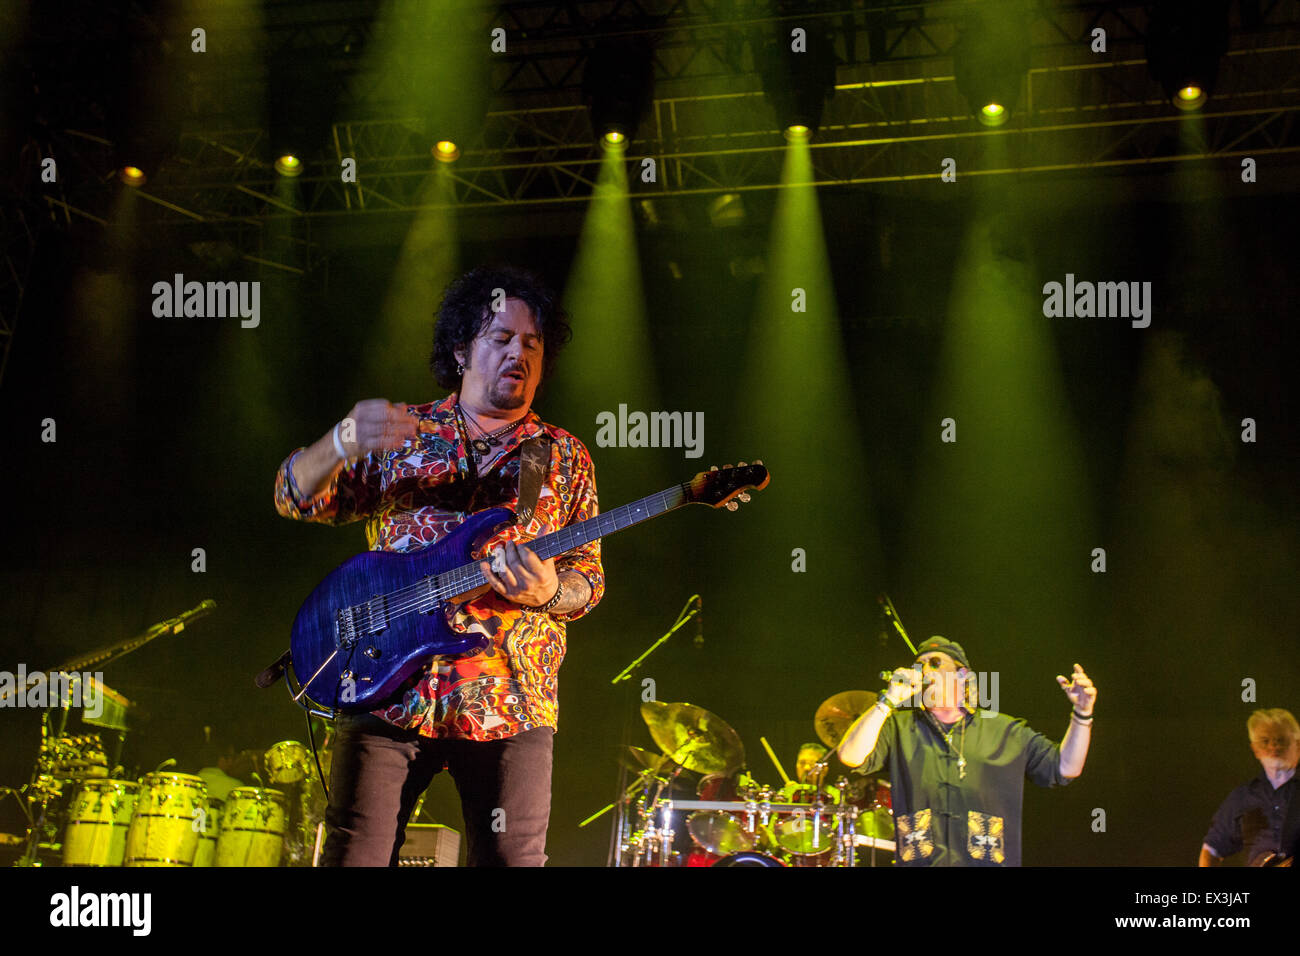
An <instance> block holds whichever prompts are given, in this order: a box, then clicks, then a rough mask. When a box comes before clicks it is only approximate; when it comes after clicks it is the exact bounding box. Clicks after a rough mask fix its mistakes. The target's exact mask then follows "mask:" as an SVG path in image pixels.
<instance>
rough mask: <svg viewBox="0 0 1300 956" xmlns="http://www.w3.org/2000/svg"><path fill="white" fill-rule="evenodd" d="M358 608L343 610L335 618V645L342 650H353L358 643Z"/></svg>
mask: <svg viewBox="0 0 1300 956" xmlns="http://www.w3.org/2000/svg"><path fill="white" fill-rule="evenodd" d="M355 611H356V608H354V607H345V608H341V609H340V610H339V612H338V614H337V615H336V616H335V618H334V644H335V645H336V646H337V647H338V648H339V649H340V650H345V651H346V650H351V649H352V648H353V647H354V646H355V645H356V643H357V626H356V620H355V617H356V614H355Z"/></svg>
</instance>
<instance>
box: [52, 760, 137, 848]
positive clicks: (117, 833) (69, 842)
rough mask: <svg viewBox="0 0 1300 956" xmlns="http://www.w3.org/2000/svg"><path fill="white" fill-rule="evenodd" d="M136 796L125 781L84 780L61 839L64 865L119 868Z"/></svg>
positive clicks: (135, 789)
mask: <svg viewBox="0 0 1300 956" xmlns="http://www.w3.org/2000/svg"><path fill="white" fill-rule="evenodd" d="M139 796H140V785H139V784H138V783H134V782H132V781H129V780H87V781H86V782H85V783H83V784H82V785H81V789H80V790H79V791H77V796H76V798H75V799H74V800H73V801H72V809H71V810H70V811H69V813H68V829H67V831H66V832H65V833H64V836H63V865H64V866H121V865H122V860H123V859H124V858H125V857H126V834H127V831H128V830H129V829H130V828H131V814H132V813H134V812H135V803H136V800H137V799H138V798H139Z"/></svg>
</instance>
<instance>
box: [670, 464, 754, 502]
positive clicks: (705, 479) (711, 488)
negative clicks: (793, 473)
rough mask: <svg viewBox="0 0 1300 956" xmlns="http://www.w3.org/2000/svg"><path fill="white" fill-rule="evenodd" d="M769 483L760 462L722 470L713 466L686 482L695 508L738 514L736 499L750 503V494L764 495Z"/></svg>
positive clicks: (687, 493)
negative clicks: (695, 505) (751, 491)
mask: <svg viewBox="0 0 1300 956" xmlns="http://www.w3.org/2000/svg"><path fill="white" fill-rule="evenodd" d="M770 479H771V476H770V475H769V474H768V473H767V469H766V468H765V467H763V462H762V460H761V459H760V460H758V461H755V462H754V463H753V464H752V465H747V464H745V463H744V462H743V461H742V462H741V463H740V464H739V465H738V466H736V467H732V466H731V465H727V466H726V467H725V468H719V467H718V466H717V465H714V466H713V467H712V468H711V469H710V470H708V471H702V472H700V473H699V474H698V475H696V476H695V477H694V478H692V479H691V480H690V481H688V482H686V485H685V487H686V495H687V498H688V499H689V500H691V501H693V502H695V503H696V504H701V505H709V506H710V507H713V508H727V509H728V510H729V511H735V510H736V509H737V508H738V507H740V505H739V504H738V503H737V499H739V500H740V501H748V500H749V495H748V494H747V492H749V491H750V490H753V491H762V490H763V489H764V488H766V487H767V483H768V481H769V480H770Z"/></svg>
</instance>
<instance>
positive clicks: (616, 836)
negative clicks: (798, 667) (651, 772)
mask: <svg viewBox="0 0 1300 956" xmlns="http://www.w3.org/2000/svg"><path fill="white" fill-rule="evenodd" d="M699 604H700V596H699V595H698V594H692V595H691V596H690V597H689V598H687V599H686V603H685V604H684V605H682V609H681V611H680V612H678V615H677V620H676V621H674V622H673V625H672V627H670V628H669V629H668V630H667V631H666V632H665V633H664V634H663V635H661V636H660V637H659V638H658V639H657V640H656V641H655V642H654V643H653V644H651V645H650V646H649V647H647V648H646V649H645V650H644V651H643V652H642V653H641V654H640V655H639V656H638V657H637V658H636V659H635V660H633V661H632V662H631V663H630V664H628V665H627V666H626V667H624V668H623V669H622V670H621V671H619V672H618V673H617V674H616V675H614V678H613V679H612V680H611V681H610V683H611V684H615V685H617V684H620V683H627V682H630V681H631V679H632V677H633V676H634V675H635V674H636V672H637V670H639V669H640V667H641V665H642V664H644V663H645V662H646V660H647V659H648V658H649V657H650V655H651V654H653V653H654V652H655V651H656V650H658V649H659V647H660V646H661V645H663V644H664V642H666V641H667V640H668V639H669V638H670V637H672V636H673V635H674V634H676V633H677V632H678V631H679V630H681V629H682V628H683V627H684V626H685V625H686V623H687V622H688V621H690V620H691V618H693V617H695V616H697V615H698V614H699V613H700V607H699ZM692 605H695V606H694V607H692ZM630 701H631V705H632V706H631V707H630V708H627V709H625V711H624V714H623V733H622V743H623V745H624V746H628V745H630V743H631V737H632V731H631V728H632V726H633V724H634V723H635V720H634V719H633V715H634V714H635V712H636V709H637V702H636V696H635V695H633V696H631V698H630ZM670 759H671V758H670ZM628 772H629V771H628V769H627V768H626V767H623V766H622V765H621V764H620V766H619V771H618V792H619V793H622V794H623V796H621V797H620V798H619V799H618V800H617V801H615V803H613V804H611V805H610V806H608V807H606V808H605V809H603V810H601V811H599V812H598V813H595V814H593V815H592V816H590V817H588V818H587V819H586V820H583V821H582V822H581V823H579V824H578V826H580V827H583V826H586V825H587V824H589V823H591V822H592V821H594V820H596V819H597V818H599V817H600V816H602V815H604V814H605V813H607V812H608V811H609V810H611V809H617V811H618V812H617V814H616V815H615V819H614V824H613V826H612V827H611V831H610V841H609V852H608V854H607V856H606V865H608V866H622V865H623V861H622V854H623V852H625V850H626V849H628V848H630V839H629V832H628V819H627V815H628V814H627V795H628V794H629V792H630V791H634V790H635V789H636V788H637V787H639V786H641V785H642V784H643V781H641V780H637V781H634V782H633V784H632V786H631V787H629V788H628V789H627V790H624V781H625V780H626V779H627V774H628ZM679 772H680V768H679V769H678V770H677V771H675V772H674V773H673V778H674V779H675V778H676V776H677V773H679ZM645 785H646V791H647V795H648V792H649V785H648V783H646V784H645ZM663 786H664V783H663V782H661V783H660V787H659V791H657V792H656V800H657V799H658V793H659V792H662V790H663ZM653 805H654V804H653V803H652V804H651V806H653ZM644 812H645V810H642V813H644ZM651 812H653V811H651ZM669 832H670V833H671V831H669ZM670 846H671V845H670ZM639 858H640V857H639V855H638V856H637V857H636V858H634V860H636V859H639ZM633 865H634V866H635V865H637V864H636V862H634V863H633Z"/></svg>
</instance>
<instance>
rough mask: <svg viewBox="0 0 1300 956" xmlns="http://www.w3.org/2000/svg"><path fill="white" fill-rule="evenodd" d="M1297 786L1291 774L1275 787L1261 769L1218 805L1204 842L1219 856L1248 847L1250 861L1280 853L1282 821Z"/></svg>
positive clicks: (1230, 854) (1247, 855)
mask: <svg viewBox="0 0 1300 956" xmlns="http://www.w3.org/2000/svg"><path fill="white" fill-rule="evenodd" d="M1296 786H1297V784H1296V778H1295V777H1294V776H1292V777H1291V779H1290V780H1288V781H1287V782H1286V783H1284V784H1282V786H1280V787H1278V788H1277V789H1276V790H1274V789H1273V784H1271V783H1269V780H1268V774H1266V773H1264V771H1263V770H1262V769H1261V770H1260V772H1259V776H1258V777H1256V778H1255V779H1254V780H1252V781H1250V783H1243V784H1242V785H1241V786H1240V787H1238V788H1237V789H1235V790H1233V791H1232V793H1230V794H1228V799H1226V800H1224V801H1223V803H1221V804H1220V805H1219V809H1218V810H1216V811H1215V813H1214V819H1213V820H1212V821H1211V822H1210V832H1209V833H1207V834H1206V835H1205V840H1204V843H1205V845H1206V846H1208V847H1210V848H1211V849H1212V850H1214V855H1215V856H1217V857H1219V858H1220V859H1222V858H1224V857H1229V856H1232V855H1233V854H1234V853H1237V852H1239V851H1241V850H1245V851H1246V862H1247V863H1254V862H1255V861H1256V860H1257V859H1259V858H1260V857H1262V856H1266V855H1267V854H1269V853H1277V852H1279V851H1280V850H1281V848H1282V823H1283V821H1284V820H1285V819H1286V811H1287V805H1288V804H1290V803H1291V802H1292V799H1293V798H1294V796H1295V792H1296Z"/></svg>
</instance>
